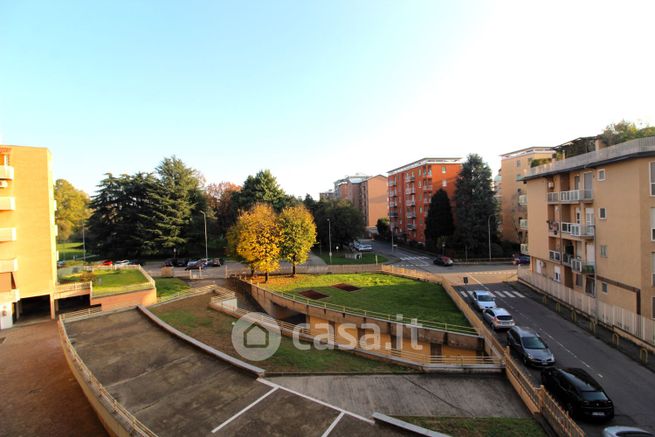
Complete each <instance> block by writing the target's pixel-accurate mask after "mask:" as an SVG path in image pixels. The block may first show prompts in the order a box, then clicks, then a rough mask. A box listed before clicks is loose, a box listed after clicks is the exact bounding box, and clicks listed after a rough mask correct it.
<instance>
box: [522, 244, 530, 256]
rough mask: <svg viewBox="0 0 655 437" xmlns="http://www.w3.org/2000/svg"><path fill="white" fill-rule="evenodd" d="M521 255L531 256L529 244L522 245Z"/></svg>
mask: <svg viewBox="0 0 655 437" xmlns="http://www.w3.org/2000/svg"><path fill="white" fill-rule="evenodd" d="M521 253H522V254H523V255H529V254H530V252H528V245H527V244H525V243H523V244H521Z"/></svg>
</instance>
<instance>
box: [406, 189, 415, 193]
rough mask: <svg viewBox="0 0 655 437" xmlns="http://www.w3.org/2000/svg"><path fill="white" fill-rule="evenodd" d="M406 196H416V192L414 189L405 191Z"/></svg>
mask: <svg viewBox="0 0 655 437" xmlns="http://www.w3.org/2000/svg"><path fill="white" fill-rule="evenodd" d="M405 194H416V190H415V189H414V188H407V189H405Z"/></svg>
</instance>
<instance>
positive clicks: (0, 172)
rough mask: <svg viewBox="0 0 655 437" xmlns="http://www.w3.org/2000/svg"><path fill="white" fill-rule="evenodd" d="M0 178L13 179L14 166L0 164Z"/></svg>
mask: <svg viewBox="0 0 655 437" xmlns="http://www.w3.org/2000/svg"><path fill="white" fill-rule="evenodd" d="M0 179H9V180H13V179H14V167H12V166H11V165H0Z"/></svg>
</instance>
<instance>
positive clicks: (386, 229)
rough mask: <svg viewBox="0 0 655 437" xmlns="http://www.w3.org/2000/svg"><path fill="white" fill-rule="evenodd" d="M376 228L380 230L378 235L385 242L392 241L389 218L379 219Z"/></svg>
mask: <svg viewBox="0 0 655 437" xmlns="http://www.w3.org/2000/svg"><path fill="white" fill-rule="evenodd" d="M375 227H376V228H377V229H378V235H379V236H380V238H381V239H383V240H389V239H391V226H390V224H389V218H387V217H382V218H379V219H378V221H377V223H376V224H375Z"/></svg>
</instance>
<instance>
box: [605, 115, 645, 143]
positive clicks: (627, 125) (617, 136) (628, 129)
mask: <svg viewBox="0 0 655 437" xmlns="http://www.w3.org/2000/svg"><path fill="white" fill-rule="evenodd" d="M653 135H655V126H650V125H645V126H643V127H641V128H640V127H637V125H636V123H634V122H631V121H626V120H621V121H619V122H618V123H613V124H610V125H608V126H607V127H606V128H605V130H604V131H603V133H602V134H600V136H599V137H600V138H601V139H602V140H603V141H605V143H606V144H607V145H609V146H612V145H614V144H620V143H623V142H625V141H629V140H632V139H635V138H644V137H649V136H653Z"/></svg>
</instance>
